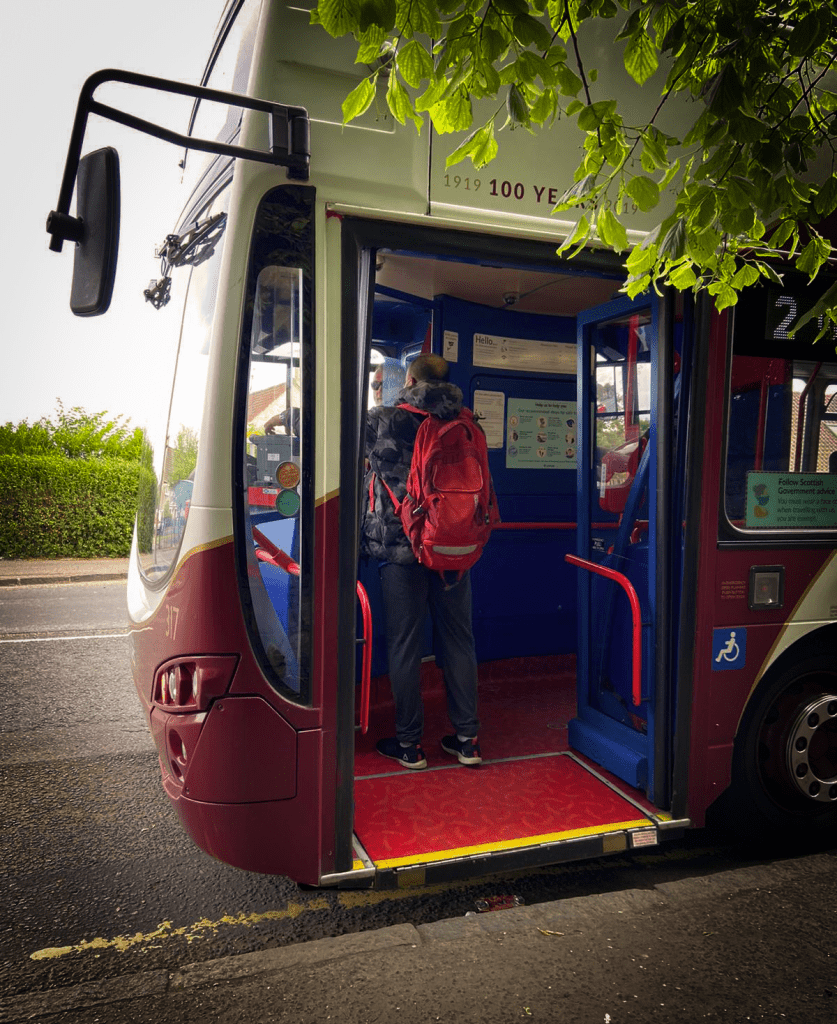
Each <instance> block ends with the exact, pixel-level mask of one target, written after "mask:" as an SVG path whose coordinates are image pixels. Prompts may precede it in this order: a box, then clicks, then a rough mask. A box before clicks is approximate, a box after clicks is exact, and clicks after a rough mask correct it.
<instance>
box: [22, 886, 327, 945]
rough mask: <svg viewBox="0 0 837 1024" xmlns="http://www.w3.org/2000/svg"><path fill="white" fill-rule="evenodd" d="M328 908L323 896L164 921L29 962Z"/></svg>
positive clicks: (194, 936) (195, 936) (193, 935)
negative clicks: (253, 910)
mask: <svg viewBox="0 0 837 1024" xmlns="http://www.w3.org/2000/svg"><path fill="white" fill-rule="evenodd" d="M328 908H329V903H328V900H327V899H326V898H325V897H324V896H320V897H315V898H314V899H311V900H309V901H308V902H307V903H289V904H288V905H287V907H285V909H284V910H264V911H262V912H261V913H257V914H244V913H241V914H225V915H224V916H223V917H220V918H219V919H218V920H217V921H210V920H209V919H208V918H205V917H204V918H201V920H200V921H196V922H195V923H194V924H189V925H184V926H183V927H181V928H173V927H172V923H171V921H163V922H162V923H161V924H159V925H158V926H157V928H156V929H155V930H154V931H153V932H145V933H143V932H136V933H135V934H134V935H117V936H116V937H115V938H112V939H104V938H95V939H85V940H84V941H83V942H78V943H76V944H75V945H72V946H50V947H47V948H46V949H38V950H36V951H35V952H34V953H30V954H29V958H30V960H55V959H57V958H58V957H62V956H68V955H69V954H70V953H86V952H88V951H90V950H103V949H115V950H116V951H117V952H119V953H124V952H126V951H127V950H129V949H131V948H132V947H134V946H142V945H144V944H145V943H147V942H151V941H153V940H155V939H178V938H185V939H186V940H187V942H194V941H195V939H200V938H203V937H204V935H205V934H206V933H211V934H212V935H215V934H217V932H218V930H219V929H220V928H221V927H225V926H226V927H229V926H233V927H235V926H244V927H247V928H249V927H252V926H253V925H255V924H260V923H261V922H262V921H282V920H284V919H286V918H290V919H294V918H297V917H299V915H300V914H302V913H304V912H305V911H307V910H328Z"/></svg>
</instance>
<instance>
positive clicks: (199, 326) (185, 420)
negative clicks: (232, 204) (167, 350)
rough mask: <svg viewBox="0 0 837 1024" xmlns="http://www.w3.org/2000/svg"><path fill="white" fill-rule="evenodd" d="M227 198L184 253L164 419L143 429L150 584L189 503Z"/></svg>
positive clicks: (143, 533) (169, 554) (141, 528)
mask: <svg viewBox="0 0 837 1024" xmlns="http://www.w3.org/2000/svg"><path fill="white" fill-rule="evenodd" d="M229 197H230V190H229V188H225V189H223V190H222V191H221V192H220V193H218V192H215V193H214V195H213V197H212V199H211V200H210V201H209V202H208V203H207V204H205V205H204V207H203V208H202V209H201V211H200V214H199V219H200V220H201V221H207V220H209V219H210V218H214V217H217V221H216V224H215V226H214V228H213V230H212V231H211V232H210V233H209V234H208V235H206V236H205V240H204V241H203V242H202V243H201V244H200V245H199V246H198V247H196V249H195V251H194V252H193V253H192V254H191V255H188V256H186V257H184V261H183V262H184V263H186V264H191V266H190V268H189V270H188V274H189V278H188V285H187V288H186V301H185V306H184V311H183V322H182V325H181V329H180V342H179V345H178V348H177V354H176V357H175V366H174V382H173V384H172V389H171V397H170V401H169V404H168V417H167V420H165V421H163V422H164V424H165V426H164V428H162V429H161V430H160V432H159V434H157V436H156V437H155V432H154V430H153V428H151V430H149V429H146V431H145V438H144V450H143V456H142V463H143V467H144V468H143V473H142V474H141V477H140V494H139V501H138V514H137V538H138V547H139V559H140V566H141V568H142V571H143V574H144V575H145V577H146V578H147V579H148V580H149V581H151V582H155V581H157V580H159V579H162V577H163V576H165V575H166V573H167V572H168V570H169V569H170V568H171V566H172V564H173V563H174V561H175V560H176V557H177V553H178V551H179V549H180V542H181V540H182V537H183V531H184V529H185V527H186V520H187V518H188V515H189V508H190V505H191V501H192V488H193V486H194V481H195V470H196V467H197V462H198V455H199V447H200V430H201V419H202V417H203V410H204V400H205V395H206V379H207V372H208V367H209V348H210V341H211V334H212V321H213V316H214V312H215V301H216V298H217V294H218V275H219V271H220V267H221V253H222V250H223V244H224V228H225V226H226V216H225V215H226V212H227V210H228V208H229ZM219 215H220V216H219ZM196 216H197V215H196ZM180 272H182V271H180ZM175 281H176V276H175ZM164 315H165V314H164ZM155 442H156V445H157V446H155Z"/></svg>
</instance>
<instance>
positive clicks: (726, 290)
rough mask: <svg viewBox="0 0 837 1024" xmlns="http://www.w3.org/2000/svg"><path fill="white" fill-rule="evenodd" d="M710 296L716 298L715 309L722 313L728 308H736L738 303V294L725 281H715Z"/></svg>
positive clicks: (711, 286) (710, 287)
mask: <svg viewBox="0 0 837 1024" xmlns="http://www.w3.org/2000/svg"><path fill="white" fill-rule="evenodd" d="M708 291H709V294H710V295H714V296H715V309H717V310H718V312H719V313H720V312H721V310H722V309H726V308H727V307H728V306H734V305H735V304H736V302H738V292H737V291H736V290H735V289H734V288H732V287H731V286H730V285H728V284H726V282H724V281H715V282H714V283H713V284H710V285H709V288H708Z"/></svg>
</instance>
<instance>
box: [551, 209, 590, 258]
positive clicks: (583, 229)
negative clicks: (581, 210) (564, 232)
mask: <svg viewBox="0 0 837 1024" xmlns="http://www.w3.org/2000/svg"><path fill="white" fill-rule="evenodd" d="M589 234H590V221H589V220H588V219H587V214H586V213H585V214H584V215H583V216H582V218H581V220H580V221H579V222H578V224H576V226H575V231H574V232H573V233H572V234H571V235H570V236H569V238H567V239H566V240H565V241H564V242H563V244H562V245H561V246H559V248H558V250H557V252H558V254H559V255H560V254H561V253H562V252H565V251H566V250H567V249H569V248H570V246H571V245H575V244H576V243H578V244H579V249H582V248H583V247H584V245H585V243H586V242H587V238H588V236H589Z"/></svg>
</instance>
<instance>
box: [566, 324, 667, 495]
mask: <svg viewBox="0 0 837 1024" xmlns="http://www.w3.org/2000/svg"><path fill="white" fill-rule="evenodd" d="M626 328H627V341H625V342H623V343H622V345H621V348H622V349H623V350H624V351H622V352H620V351H619V347H618V344H619V343H618V341H617V339H616V338H614V339H613V346H612V347H611V346H608V345H604V346H603V347H602V348H601V349H600V350H599V351H598V352H597V354H596V378H595V381H596V394H595V404H596V475H597V480H598V485H599V505H600V507H601V508H602V509H603V510H604V511H606V512H614V513H619V512H622V511H623V509H624V508H625V501H626V500H627V496H628V493H629V491H630V489H631V483H632V482H633V479H634V477H635V476H636V471H637V468H638V466H639V459H640V457H641V455H642V452H643V449H644V448H645V444H646V442H647V432H648V428H649V426H650V424H651V414H650V411H649V410H650V402H651V362H650V354H649V350H648V343H647V341H646V339H645V327H644V326H643V325H641V324H640V323H639V318H638V317H637V316H632V317H631V318H630V320H629V321H628V322H627V324H626V325H622V331H623V333H624V332H625V329H626ZM611 330H616V328H615V327H613V328H611ZM567 441H568V443H570V439H569V437H568V438H567ZM572 444H575V438H573V439H572Z"/></svg>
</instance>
